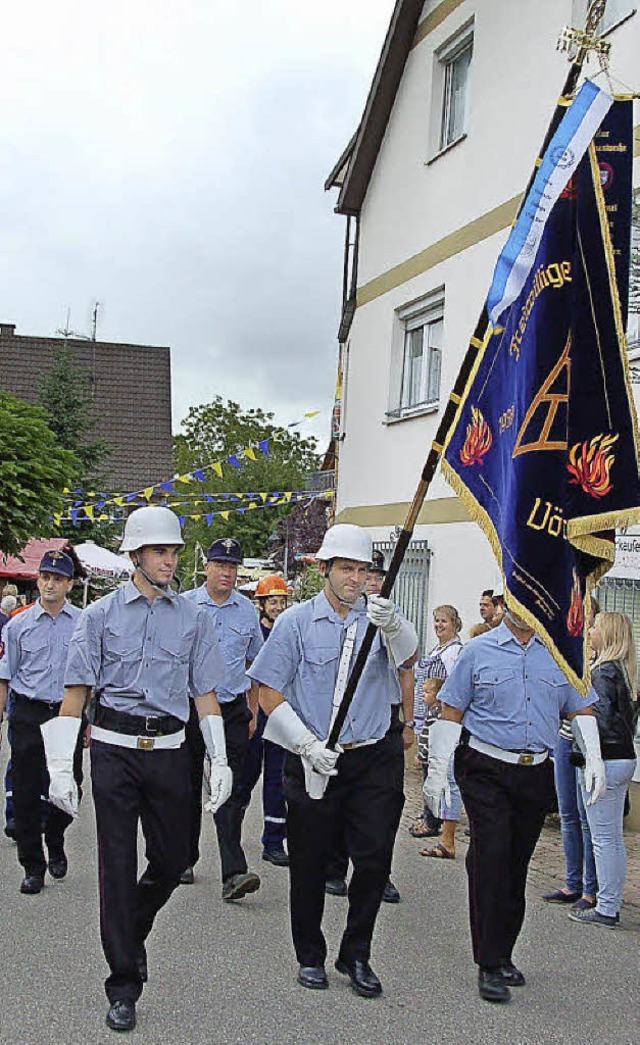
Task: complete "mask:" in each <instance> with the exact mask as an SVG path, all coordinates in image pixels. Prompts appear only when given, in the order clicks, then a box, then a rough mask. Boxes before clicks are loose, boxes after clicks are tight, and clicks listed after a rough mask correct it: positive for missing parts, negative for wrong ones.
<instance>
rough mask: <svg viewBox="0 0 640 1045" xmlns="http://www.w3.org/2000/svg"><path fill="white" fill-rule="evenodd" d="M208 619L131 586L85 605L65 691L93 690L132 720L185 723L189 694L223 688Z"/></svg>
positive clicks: (178, 599) (175, 598)
mask: <svg viewBox="0 0 640 1045" xmlns="http://www.w3.org/2000/svg"><path fill="white" fill-rule="evenodd" d="M224 675H225V671H224V664H223V663H222V658H221V656H220V652H219V649H218V644H217V642H216V641H215V632H214V629H213V627H212V624H211V621H210V620H208V619H207V616H206V614H205V613H203V612H202V610H201V609H200V608H199V607H198V606H195V605H194V604H193V603H192V602H188V601H187V600H186V599H184V598H182V596H181V595H176V594H175V592H171V594H170V595H167V596H158V598H156V599H154V600H153V602H149V601H148V600H147V599H146V598H145V596H144V595H142V593H141V592H139V591H138V589H137V588H136V586H135V584H134V583H133V581H127V583H126V584H125V585H124V586H123V587H122V588H119V589H118V590H117V591H114V592H112V593H111V594H110V595H105V596H104V598H102V599H99V600H98V601H97V602H94V603H92V605H91V606H88V607H87V609H86V610H84V611H83V612H82V614H81V616H80V619H79V621H78V626H77V628H76V630H75V632H74V635H73V638H72V639H71V644H70V646H69V658H68V660H67V670H66V674H65V684H66V685H67V686H92V687H94V688H95V689H96V690H97V691H98V692H99V693H100V694H101V696H100V703H101V704H102V705H104V706H105V707H108V708H113V710H114V711H125V712H127V714H129V715H157V714H162V715H174V716H175V717H176V718H180V719H182V721H183V722H186V721H187V719H188V718H189V699H188V694H189V693H191V694H192V695H193V696H195V697H198V696H202V694H204V693H209V692H210V691H212V690H214V691H217V690H218V689H219V688H220V687H221V686H222V684H223V683H224Z"/></svg>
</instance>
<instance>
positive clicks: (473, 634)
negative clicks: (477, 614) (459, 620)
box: [469, 620, 491, 639]
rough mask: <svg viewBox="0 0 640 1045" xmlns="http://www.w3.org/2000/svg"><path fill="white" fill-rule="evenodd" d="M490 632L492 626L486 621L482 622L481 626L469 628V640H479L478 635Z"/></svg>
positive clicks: (475, 625)
mask: <svg viewBox="0 0 640 1045" xmlns="http://www.w3.org/2000/svg"><path fill="white" fill-rule="evenodd" d="M488 631H491V625H490V624H487V622H486V621H484V620H483V621H480V623H479V624H472V625H471V627H470V628H469V638H470V639H477V638H478V635H485V634H486V633H487V632H488Z"/></svg>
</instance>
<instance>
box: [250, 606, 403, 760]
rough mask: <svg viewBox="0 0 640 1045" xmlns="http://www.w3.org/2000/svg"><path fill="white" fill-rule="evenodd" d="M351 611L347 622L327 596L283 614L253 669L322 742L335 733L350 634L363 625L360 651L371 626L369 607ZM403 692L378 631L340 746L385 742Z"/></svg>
mask: <svg viewBox="0 0 640 1045" xmlns="http://www.w3.org/2000/svg"><path fill="white" fill-rule="evenodd" d="M361 606H362V604H361V603H360V604H359V608H357V609H354V610H350V612H349V614H348V616H347V617H346V618H345V619H344V620H343V619H342V617H340V615H339V614H338V613H336V611H335V610H334V609H333V607H332V606H331V603H330V602H329V600H328V599H327V597H326V595H325V594H324V592H320V594H319V595H316V596H315V598H313V599H310V600H309V601H308V602H302V603H299V604H298V605H297V606H292V607H291V608H290V609H288V610H285V612H284V613H282V614H280V616H279V617H278V619H277V620H276V623H275V626H274V628H273V630H272V632H271V638H270V639H269V641H268V642H267V644H266V645H265V646H264V648H263V649H262V650H261V651H260V653H259V654H258V656H257V657H256V659H255V661H254V663H253V664H252V665H251V667H250V668H249V675H250V676H251V678H253V679H256V681H258V682H261V683H263V684H264V685H265V686H270V687H271V688H272V689H277V690H278V691H279V692H280V693H282V694H283V695H284V697H285V699H286V700H287V702H288V703H289V704H290V705H291V707H292V708H293V709H294V711H296V712H297V714H298V715H299V717H300V718H301V719H302V721H303V722H304V724H305V726H306V727H307V728H308V729H310V730H311V732H312V733H314V734H315V735H316V736H317V737H318V738H319V739H320V740H325V739H326V738H327V736H328V733H329V723H330V720H331V709H332V705H333V694H334V690H335V685H336V680H337V677H338V667H339V665H340V655H341V653H342V646H343V643H344V640H345V633H346V630H347V628H348V627H349V625H350V624H351V623H352V622H353V621H357V622H358V629H357V632H356V643H355V648H354V652H353V655H352V658H351V666H353V664H354V662H355V657H356V655H357V652H358V649H359V648H360V645H361V643H362V639H363V637H364V633H365V631H366V630H367V624H368V623H369V622H368V620H367V617H366V613H365V610H364V608H363V607H362V608H360V607H361ZM394 687H395V689H396V690H397V689H399V683H398V675H397V672H396V668H395V666H394V664H393V662H392V661H390V660H389V657H388V655H387V651H386V649H385V646H384V644H383V642H382V640H381V638H380V632H379V631H378V632H376V637H375V639H374V640H373V646H372V647H371V653H370V654H369V656H368V658H367V663H366V666H365V669H364V671H363V673H362V676H361V678H360V681H359V682H358V687H357V689H356V693H355V697H354V699H353V702H352V704H351V707H350V708H349V712H348V714H347V718H346V720H345V724H344V726H343V728H342V732H341V734H340V743H342V744H350V743H353V742H354V741H358V740H379V739H380V738H381V737H383V736H384V735H385V733H386V732H387V730H388V728H389V724H390V721H391V702H390V697H389V694H390V692H391V690H392V689H393V688H394Z"/></svg>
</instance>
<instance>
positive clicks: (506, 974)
mask: <svg viewBox="0 0 640 1045" xmlns="http://www.w3.org/2000/svg"><path fill="white" fill-rule="evenodd" d="M500 975H501V976H502V982H503V983H506V985H507V987H524V985H525V983H526V982H527V981H526V980H525V978H524V976H523V975H522V973H521V972H520V969H516V967H515V965H514V964H513V962H503V963H502V965H501V966H500Z"/></svg>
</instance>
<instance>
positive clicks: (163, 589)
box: [132, 559, 181, 596]
mask: <svg viewBox="0 0 640 1045" xmlns="http://www.w3.org/2000/svg"><path fill="white" fill-rule="evenodd" d="M132 562H133V565H134V566H135V568H136V570H138V571H139V572H140V573H141V574H142V576H143V577H144V579H145V581H146V582H147V584H149V585H150V586H151V587H152V588H153V590H154V591H157V592H158V595H165V596H166V595H168V594H169V592H170V591H173V589H172V587H171V585H170V584H157V583H156V581H154V580H152V579H151V577H150V576H149V574H148V573H147V571H146V570H143V568H142V566H141V565H140V563H139V562H136V561H135V559H132ZM180 588H181V584H180V582H179V581H178V590H180Z"/></svg>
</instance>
